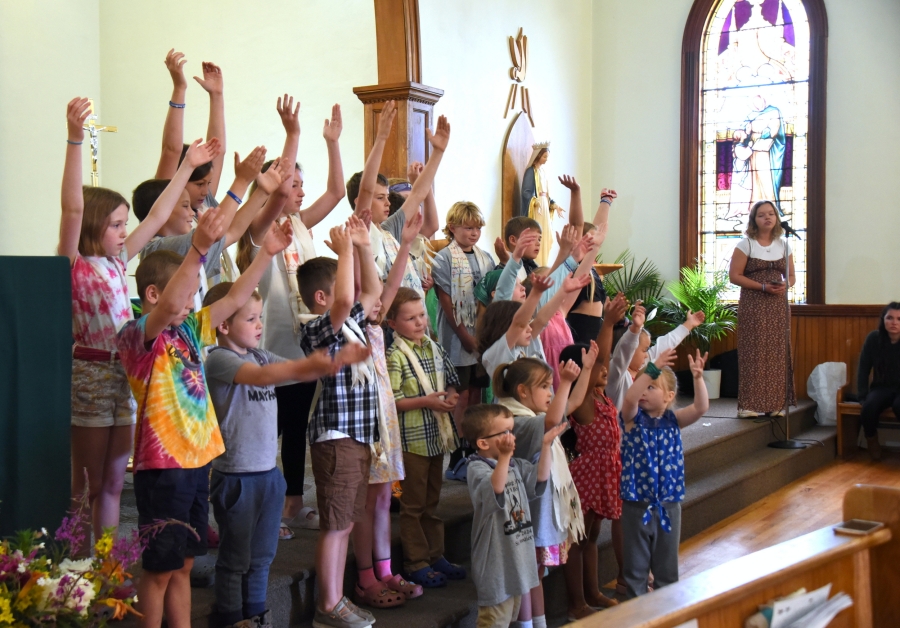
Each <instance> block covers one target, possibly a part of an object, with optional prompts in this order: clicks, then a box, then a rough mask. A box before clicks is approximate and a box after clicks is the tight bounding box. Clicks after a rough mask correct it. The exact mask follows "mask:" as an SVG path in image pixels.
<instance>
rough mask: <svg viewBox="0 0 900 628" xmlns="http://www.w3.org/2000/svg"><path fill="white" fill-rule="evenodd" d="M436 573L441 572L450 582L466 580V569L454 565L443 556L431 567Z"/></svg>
mask: <svg viewBox="0 0 900 628" xmlns="http://www.w3.org/2000/svg"><path fill="white" fill-rule="evenodd" d="M431 568H432V569H434V570H435V571H439V572H441V573H442V574H444V575H445V576H447V577H448V578H449V579H450V580H465V579H466V569H465V567H460V566H459V565H454V564H453V563H451V562H450V561H449V560H447V559H446V558H444V557H443V556H441V557H440V558H439V559H438V561H437V562H436V563H434V564H433V565H432V566H431Z"/></svg>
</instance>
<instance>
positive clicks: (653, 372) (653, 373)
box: [644, 362, 662, 379]
mask: <svg viewBox="0 0 900 628" xmlns="http://www.w3.org/2000/svg"><path fill="white" fill-rule="evenodd" d="M644 372H645V373H646V374H647V375H649V376H650V379H656V378H657V377H659V376H660V375H661V374H662V371H660V370H659V367H658V366H656V365H655V364H654V363H653V362H650V363H649V364H647V368H645V369H644Z"/></svg>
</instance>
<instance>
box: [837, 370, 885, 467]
mask: <svg viewBox="0 0 900 628" xmlns="http://www.w3.org/2000/svg"><path fill="white" fill-rule="evenodd" d="M846 387H847V384H846V383H845V384H844V387H843V388H839V389H838V392H837V454H838V456H839V457H841V458H850V457H852V456H853V455H855V454H856V453H857V451H858V450H859V447H858V446H857V441H858V439H859V414H860V412H861V411H862V405H861V404H860V403H859V402H858V401H844V388H846ZM878 425H879V427H888V428H893V429H900V422H898V420H897V417H896V416H894V412H893V410H891V409H890V408H888V409H887V410H885V411H884V412H882V413H881V416H880V417H879V420H878Z"/></svg>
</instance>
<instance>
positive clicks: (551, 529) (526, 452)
mask: <svg viewBox="0 0 900 628" xmlns="http://www.w3.org/2000/svg"><path fill="white" fill-rule="evenodd" d="M546 416H547V415H545V414H539V415H537V416H517V417H515V418H514V419H513V434H514V435H515V437H516V450H515V451H514V452H513V455H514V456H516V457H518V458H524V459H525V460H531V461H532V462H533V463H534V464H537V463H538V460H540V457H541V446H542V445H543V444H544V434H545V432H546V428H545V427H544V421H545V420H546ZM551 455H552V452H551ZM547 486H549V487H551V490H547V491H544V493H543V494H542V495H540V496H538V497H535V498H534V499H532V500H531V504H530V506H531V519H532V521H534V544H535V545H536V546H537V547H551V546H553V545H559V544H560V543H562V542H563V541H565V540H566V538H567V537H568V532H567V531H565V530H557V529H556V523H555V518H554V516H553V490H552V487H553V478H552V477H551V478H550V479H549V480H547Z"/></svg>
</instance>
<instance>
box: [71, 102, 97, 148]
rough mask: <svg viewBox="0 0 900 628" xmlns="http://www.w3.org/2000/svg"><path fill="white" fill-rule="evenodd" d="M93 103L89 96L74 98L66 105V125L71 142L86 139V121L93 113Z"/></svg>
mask: <svg viewBox="0 0 900 628" xmlns="http://www.w3.org/2000/svg"><path fill="white" fill-rule="evenodd" d="M91 113H92V112H91V103H90V101H88V99H87V98H73V99H72V100H70V101H69V104H68V105H67V106H66V127H67V128H68V130H69V141H70V142H83V141H84V123H85V121H86V120H87V119H88V117H89V116H90V115H91Z"/></svg>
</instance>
